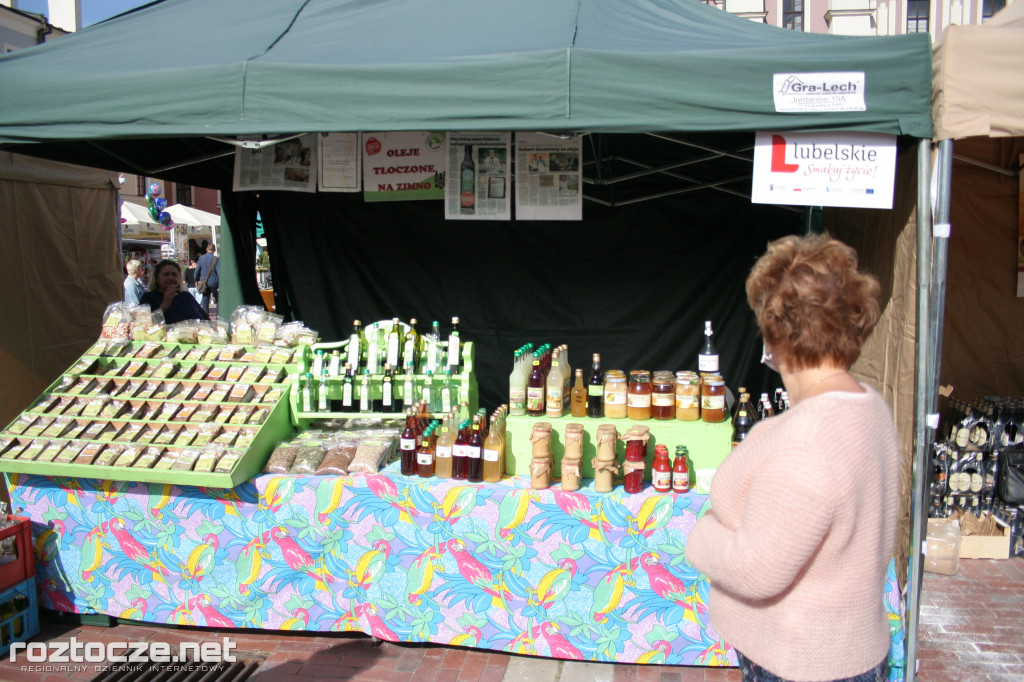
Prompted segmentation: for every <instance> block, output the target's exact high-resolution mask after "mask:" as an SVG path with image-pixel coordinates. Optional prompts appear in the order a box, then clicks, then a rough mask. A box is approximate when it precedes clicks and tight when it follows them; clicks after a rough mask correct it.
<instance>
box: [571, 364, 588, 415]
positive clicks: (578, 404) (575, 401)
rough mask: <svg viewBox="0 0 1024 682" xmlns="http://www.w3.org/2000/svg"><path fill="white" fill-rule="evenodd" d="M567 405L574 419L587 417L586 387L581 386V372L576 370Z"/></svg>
mask: <svg viewBox="0 0 1024 682" xmlns="http://www.w3.org/2000/svg"><path fill="white" fill-rule="evenodd" d="M569 405H570V408H571V411H572V416H574V417H586V416H587V387H586V386H585V385H584V384H583V370H582V369H577V370H576V383H575V384H574V385H573V387H572V391H571V393H570V398H569Z"/></svg>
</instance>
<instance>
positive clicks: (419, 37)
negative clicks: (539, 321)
mask: <svg viewBox="0 0 1024 682" xmlns="http://www.w3.org/2000/svg"><path fill="white" fill-rule="evenodd" d="M137 55H146V56H141V57H140V56H137ZM930 69H931V55H930V49H929V45H928V38H927V36H924V35H907V36H897V37H886V38H880V37H842V36H831V35H819V34H811V33H800V32H794V31H788V30H783V29H778V28H775V27H771V26H766V25H763V24H755V23H753V22H750V21H748V20H745V19H741V18H739V17H735V16H732V15H730V14H728V13H726V12H723V11H721V10H717V9H714V8H712V7H709V6H707V5H705V4H703V3H701V2H697V1H696V0H519V1H518V2H509V3H496V2H480V1H479V0H384V1H381V2H372V3H367V2H363V1H361V0H276V1H275V2H262V3H253V2H251V1H250V0H215V1H211V0H159V1H157V2H153V3H151V4H149V5H146V6H144V7H141V8H138V9H136V10H133V11H131V12H127V13H125V14H122V15H120V16H118V17H115V18H113V19H111V20H108V21H106V22H102V23H100V24H96V25H94V26H90V27H88V28H86V29H84V30H82V31H79V32H78V33H76V34H74V35H71V36H68V37H65V38H62V39H61V40H58V41H54V42H52V43H48V44H45V45H41V46H38V47H33V48H29V49H25V50H19V51H16V52H13V53H11V54H9V55H6V56H4V57H2V58H0V86H2V89H3V92H4V97H3V98H0V142H46V141H55V140H104V139H107V140H109V139H130V138H164V139H166V138H188V137H204V136H235V135H244V134H279V133H294V132H326V131H361V130H441V129H448V130H487V129H498V130H561V131H594V132H642V131H651V130H661V131H736V130H743V131H751V130H773V129H789V130H810V129H818V130H843V129H845V130H869V131H875V132H885V133H893V134H904V135H913V136H917V137H930V135H931V132H932V128H931V113H930V92H929V90H928V82H929V81H930ZM808 71H813V72H834V71H840V72H841V71H858V72H859V71H862V72H864V73H865V79H866V93H865V97H866V103H867V110H866V111H862V112H824V113H799V114H794V113H777V112H776V111H775V108H774V101H773V94H772V77H773V74H775V73H790V72H797V73H800V72H808ZM26 151H27V150H26Z"/></svg>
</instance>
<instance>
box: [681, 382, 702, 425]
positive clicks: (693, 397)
mask: <svg viewBox="0 0 1024 682" xmlns="http://www.w3.org/2000/svg"><path fill="white" fill-rule="evenodd" d="M675 399H676V419H679V420H681V421H685V422H695V421H697V420H698V419H700V378H699V377H698V376H697V373H696V372H676V395H675Z"/></svg>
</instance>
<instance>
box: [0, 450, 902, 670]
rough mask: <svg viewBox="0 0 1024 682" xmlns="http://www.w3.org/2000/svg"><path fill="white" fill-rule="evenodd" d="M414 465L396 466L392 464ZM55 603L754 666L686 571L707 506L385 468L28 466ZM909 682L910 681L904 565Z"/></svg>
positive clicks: (24, 483)
mask: <svg viewBox="0 0 1024 682" xmlns="http://www.w3.org/2000/svg"><path fill="white" fill-rule="evenodd" d="M392 466H395V465H392ZM9 478H10V483H11V499H12V507H13V508H18V507H22V508H23V509H24V513H25V514H27V515H28V516H30V517H31V518H32V521H33V533H34V537H35V549H36V558H37V577H36V581H37V583H38V584H39V585H40V603H41V605H42V606H43V607H45V608H52V609H55V610H58V611H65V612H72V613H81V614H86V613H100V614H107V615H110V616H115V617H120V618H126V619H131V620H138V621H146V622H151V623H167V624H179V625H198V626H208V627H218V628H260V629H269V630H318V631H361V632H365V633H368V634H371V635H373V636H375V637H379V638H381V639H386V640H389V641H407V642H434V643H438V644H457V645H462V646H471V647H476V648H481V649H493V650H496V651H508V652H514V653H521V654H531V655H538V656H550V657H553V658H560V659H569V660H588V661H615V662H619V663H661V664H675V665H698V666H735V665H736V664H737V663H736V654H735V652H734V651H733V650H732V649H731V648H730V647H729V645H727V644H726V643H724V642H722V641H721V639H719V637H718V635H717V633H716V632H715V630H714V628H712V627H711V625H710V623H709V620H708V613H707V608H706V606H705V604H706V603H707V598H708V583H707V581H706V580H705V579H704V578H703V577H702V576H701V575H699V574H698V573H697V572H696V571H695V570H694V569H693V568H692V567H691V566H690V565H689V564H688V563H687V561H686V557H685V554H684V549H685V546H686V538H687V536H688V534H689V532H690V529H692V528H693V525H694V523H696V521H697V518H698V517H699V516H700V514H701V513H702V512H703V511H704V509H705V507H706V506H707V503H708V498H707V496H705V495H698V494H696V493H691V494H688V495H676V494H671V493H670V494H657V493H654V492H653V491H652V490H651V489H650V488H648V489H647V490H646V491H645V492H644V493H642V494H637V495H627V494H625V493H624V492H623V490H622V488H621V486H620V487H618V488H617V489H616V490H615V491H613V492H612V493H608V494H600V493H596V492H594V491H593V487H592V483H591V484H590V485H589V486H585V487H584V488H583V489H582V490H581V491H579V492H563V491H561V490H559V489H557V488H551V489H548V490H542V491H536V490H531V489H530V488H529V487H528V481H526V480H524V479H522V478H512V479H507V480H505V481H502V482H501V483H498V484H472V483H471V484H467V483H466V482H465V481H452V480H439V479H433V478H431V479H420V478H415V477H414V478H409V477H404V476H401V475H400V474H399V473H398V472H397V471H396V470H393V469H392V468H391V467H389V468H388V469H386V470H384V471H383V472H381V473H380V474H376V475H363V474H356V475H352V476H337V477H325V476H309V477H305V476H274V475H263V476H258V477H256V478H255V479H253V480H252V481H250V482H248V483H245V484H243V485H241V486H238V487H237V488H234V489H230V490H224V489H214V488H195V487H178V486H170V485H162V484H146V483H128V482H121V481H100V480H83V479H62V478H44V477H39V476H26V475H22V474H11V475H10V476H9ZM885 599H886V605H887V609H888V611H889V614H890V623H891V625H892V627H891V632H892V646H891V649H890V652H891V653H890V662H891V664H892V667H891V670H892V673H891V679H902V675H903V630H902V620H901V617H900V600H899V591H898V588H897V584H896V579H895V573H894V570H893V569H892V567H890V571H889V579H888V587H887V591H886V595H885Z"/></svg>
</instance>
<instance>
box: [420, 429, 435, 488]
mask: <svg viewBox="0 0 1024 682" xmlns="http://www.w3.org/2000/svg"><path fill="white" fill-rule="evenodd" d="M433 434H434V429H433V427H430V428H428V429H427V431H426V433H424V434H423V442H422V443H420V447H419V448H418V449H417V450H416V473H418V474H419V475H420V478H430V477H431V476H433V475H434V438H433Z"/></svg>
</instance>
